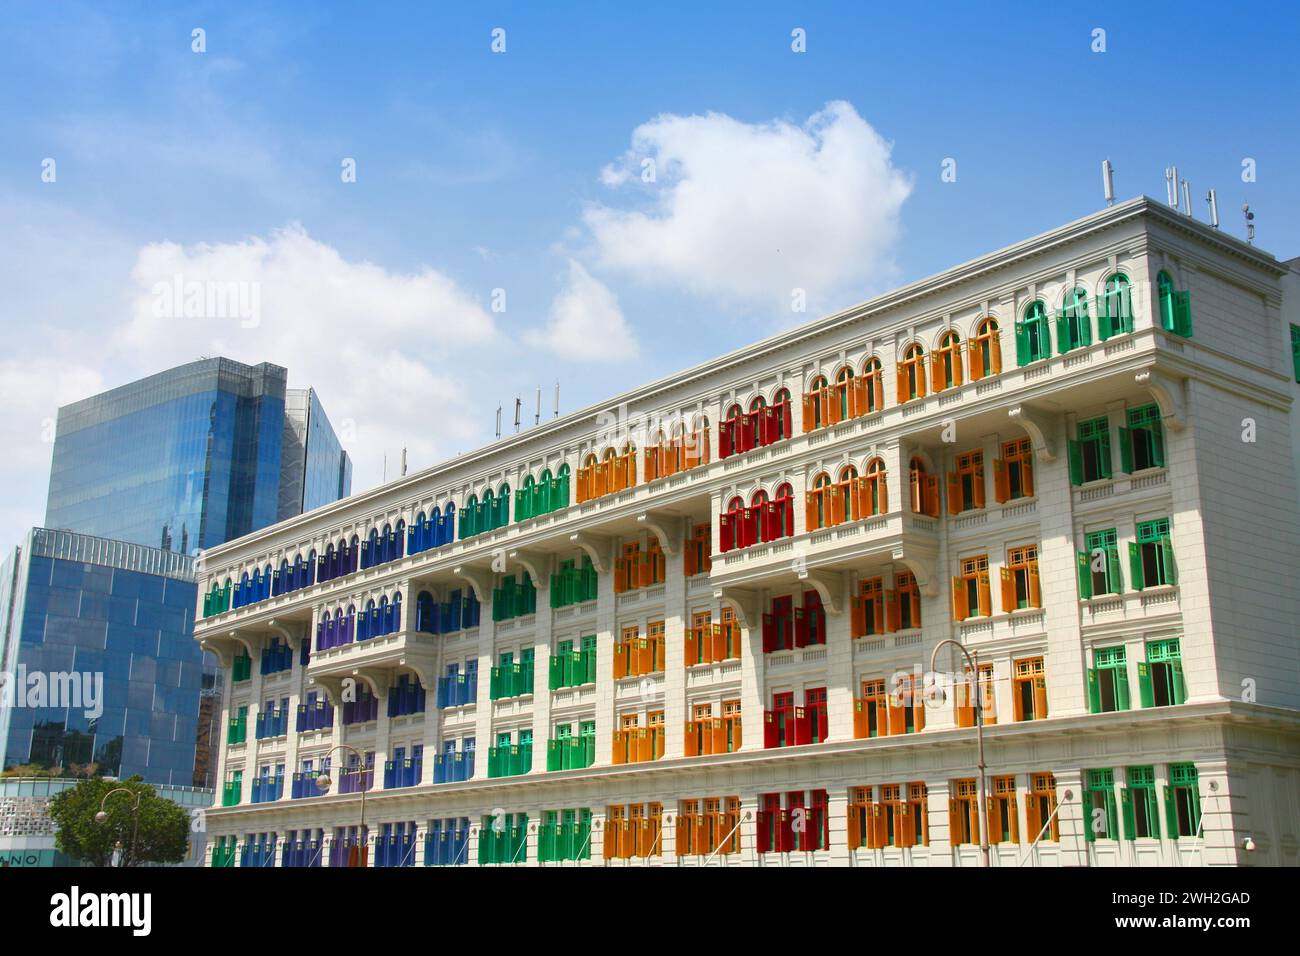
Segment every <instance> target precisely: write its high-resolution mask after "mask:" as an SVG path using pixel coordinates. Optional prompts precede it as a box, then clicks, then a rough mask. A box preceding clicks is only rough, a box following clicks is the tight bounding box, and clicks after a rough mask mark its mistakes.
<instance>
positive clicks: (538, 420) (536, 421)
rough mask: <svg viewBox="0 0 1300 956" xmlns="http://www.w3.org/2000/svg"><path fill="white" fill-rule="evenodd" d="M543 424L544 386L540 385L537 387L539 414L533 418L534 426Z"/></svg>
mask: <svg viewBox="0 0 1300 956" xmlns="http://www.w3.org/2000/svg"><path fill="white" fill-rule="evenodd" d="M541 423H542V386H540V385H538V386H537V414H535V415H534V416H533V424H534V425H540V424H541Z"/></svg>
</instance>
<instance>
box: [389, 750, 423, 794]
mask: <svg viewBox="0 0 1300 956" xmlns="http://www.w3.org/2000/svg"><path fill="white" fill-rule="evenodd" d="M423 773H424V761H423V760H422V759H420V758H418V757H415V758H413V757H407V758H406V759H405V760H387V761H385V762H384V789H385V790H395V789H397V788H398V787H418V786H419V785H420V780H421V777H422V776H423Z"/></svg>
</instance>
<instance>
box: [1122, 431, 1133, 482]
mask: <svg viewBox="0 0 1300 956" xmlns="http://www.w3.org/2000/svg"><path fill="white" fill-rule="evenodd" d="M1119 467H1120V471H1122V472H1124V474H1126V475H1131V474H1132V473H1133V432H1131V431H1130V430H1129V429H1127V428H1125V427H1124V426H1123V425H1121V426H1120V427H1119Z"/></svg>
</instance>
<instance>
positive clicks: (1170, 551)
mask: <svg viewBox="0 0 1300 956" xmlns="http://www.w3.org/2000/svg"><path fill="white" fill-rule="evenodd" d="M1159 547H1160V557H1161V564H1162V565H1163V566H1164V569H1165V580H1164V582H1163V583H1165V584H1177V583H1178V569H1177V568H1176V567H1175V566H1174V545H1173V542H1172V541H1170V540H1169V538H1168V537H1164V538H1161V539H1160V542H1159Z"/></svg>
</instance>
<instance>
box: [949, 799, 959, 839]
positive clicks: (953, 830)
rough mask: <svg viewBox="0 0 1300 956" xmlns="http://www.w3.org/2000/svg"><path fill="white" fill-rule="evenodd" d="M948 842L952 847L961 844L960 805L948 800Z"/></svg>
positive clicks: (953, 800)
mask: <svg viewBox="0 0 1300 956" xmlns="http://www.w3.org/2000/svg"><path fill="white" fill-rule="evenodd" d="M948 842H949V843H950V844H952V845H953V846H957V845H959V844H960V843H961V804H960V803H959V802H958V801H957V800H955V799H953V798H951V797H950V798H949V799H948Z"/></svg>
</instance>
